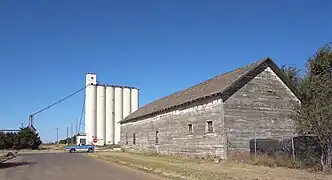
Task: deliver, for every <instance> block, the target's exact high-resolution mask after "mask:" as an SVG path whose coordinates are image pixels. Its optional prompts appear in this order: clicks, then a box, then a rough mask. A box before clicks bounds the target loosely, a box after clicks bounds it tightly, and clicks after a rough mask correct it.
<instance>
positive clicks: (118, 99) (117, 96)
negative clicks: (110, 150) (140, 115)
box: [114, 87, 123, 144]
mask: <svg viewBox="0 0 332 180" xmlns="http://www.w3.org/2000/svg"><path fill="white" fill-rule="evenodd" d="M122 104H123V103H122V88H121V87H115V88H114V132H115V133H114V143H115V144H118V143H119V142H120V135H121V133H120V131H121V127H120V123H119V122H120V121H121V120H122V117H123V108H122Z"/></svg>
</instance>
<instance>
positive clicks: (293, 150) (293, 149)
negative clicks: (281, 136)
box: [292, 136, 295, 161]
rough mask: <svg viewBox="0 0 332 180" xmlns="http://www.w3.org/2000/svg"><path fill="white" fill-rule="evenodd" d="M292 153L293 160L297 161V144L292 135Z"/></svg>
mask: <svg viewBox="0 0 332 180" xmlns="http://www.w3.org/2000/svg"><path fill="white" fill-rule="evenodd" d="M292 155H293V160H294V161H295V145H294V137H293V136H292Z"/></svg>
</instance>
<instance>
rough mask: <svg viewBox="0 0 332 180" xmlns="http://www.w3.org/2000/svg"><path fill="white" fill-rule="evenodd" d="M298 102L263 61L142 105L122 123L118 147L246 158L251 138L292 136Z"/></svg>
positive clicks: (273, 68) (280, 76)
mask: <svg viewBox="0 0 332 180" xmlns="http://www.w3.org/2000/svg"><path fill="white" fill-rule="evenodd" d="M298 101H299V99H298V98H297V96H296V91H295V89H294V87H293V86H292V85H291V84H290V82H289V80H288V79H287V77H286V76H285V75H284V74H283V72H282V71H281V70H280V69H279V67H278V66H277V65H276V64H275V63H274V62H273V61H272V60H271V59H270V58H266V59H263V60H260V61H257V62H254V63H252V64H249V65H247V66H245V67H243V68H239V69H236V70H234V71H231V72H228V73H225V74H222V75H219V76H216V77H214V78H212V79H209V80H207V81H204V82H202V83H200V84H197V85H195V86H193V87H190V88H188V89H185V90H182V91H179V92H176V93H174V94H171V95H169V96H166V97H164V98H161V99H158V100H156V101H154V102H151V103H149V104H146V105H144V106H143V107H141V108H139V109H138V110H137V111H135V112H133V113H132V114H130V115H129V116H127V117H126V118H124V119H123V120H121V121H120V123H121V145H122V146H123V147H124V148H126V149H128V150H135V151H153V152H158V153H162V154H195V155H206V154H210V155H214V156H218V157H220V158H224V159H226V158H227V157H228V155H229V153H232V152H235V151H236V152H239V151H241V152H248V151H249V142H250V140H252V139H254V138H257V139H258V138H260V139H262V138H263V139H264V138H269V139H271V138H272V139H278V140H282V139H284V138H289V137H292V136H293V132H294V128H293V124H292V120H291V119H289V116H288V115H289V113H290V112H291V109H292V106H293V105H294V104H295V103H297V102H298Z"/></svg>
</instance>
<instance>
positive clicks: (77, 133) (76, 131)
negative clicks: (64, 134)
mask: <svg viewBox="0 0 332 180" xmlns="http://www.w3.org/2000/svg"><path fill="white" fill-rule="evenodd" d="M75 132H76V133H75V134H76V135H77V134H78V132H77V119H76V122H75Z"/></svg>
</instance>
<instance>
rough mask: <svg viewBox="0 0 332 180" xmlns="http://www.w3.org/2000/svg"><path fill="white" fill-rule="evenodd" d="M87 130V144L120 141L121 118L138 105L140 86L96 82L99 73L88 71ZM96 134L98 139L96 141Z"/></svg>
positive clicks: (101, 144) (86, 98) (115, 142)
mask: <svg viewBox="0 0 332 180" xmlns="http://www.w3.org/2000/svg"><path fill="white" fill-rule="evenodd" d="M86 85H88V86H87V87H86V92H85V94H86V95H85V134H86V143H87V144H96V145H100V146H103V145H105V144H118V143H119V142H120V136H121V132H120V131H121V126H120V124H119V121H121V120H122V119H123V118H125V117H127V116H128V115H129V114H130V113H132V112H134V111H136V110H137V109H138V106H139V105H138V98H139V97H138V95H139V94H138V93H139V90H138V89H136V88H132V87H126V86H114V85H100V84H97V81H96V74H94V73H88V74H87V75H86ZM95 137H96V139H97V142H96V143H93V139H94V138H95Z"/></svg>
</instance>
